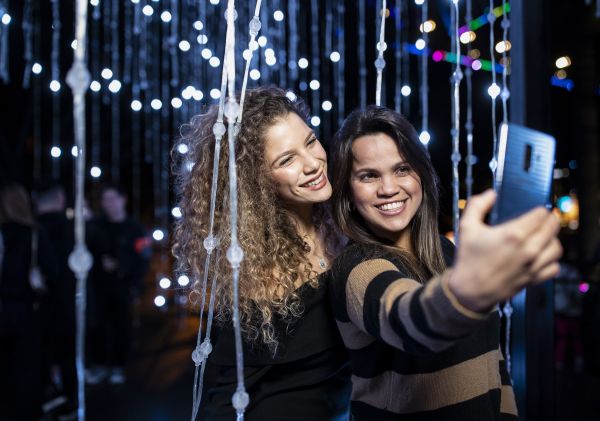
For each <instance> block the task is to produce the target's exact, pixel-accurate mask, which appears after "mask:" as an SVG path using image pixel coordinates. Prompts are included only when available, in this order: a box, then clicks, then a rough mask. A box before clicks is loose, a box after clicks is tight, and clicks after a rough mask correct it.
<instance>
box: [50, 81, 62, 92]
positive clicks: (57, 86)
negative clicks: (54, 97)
mask: <svg viewBox="0 0 600 421" xmlns="http://www.w3.org/2000/svg"><path fill="white" fill-rule="evenodd" d="M50 90H51V91H52V92H58V91H60V82H59V81H58V80H53V81H52V82H50Z"/></svg>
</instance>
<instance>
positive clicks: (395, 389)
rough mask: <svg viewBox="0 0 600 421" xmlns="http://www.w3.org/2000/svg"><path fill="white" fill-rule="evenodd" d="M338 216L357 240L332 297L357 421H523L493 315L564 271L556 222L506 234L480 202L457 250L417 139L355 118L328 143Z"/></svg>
mask: <svg viewBox="0 0 600 421" xmlns="http://www.w3.org/2000/svg"><path fill="white" fill-rule="evenodd" d="M332 174H334V180H333V189H334V194H333V215H334V219H335V221H336V222H337V224H338V225H339V227H340V228H341V230H342V231H343V233H344V234H345V235H347V236H348V237H349V239H350V243H349V244H348V245H347V246H346V248H345V249H344V251H343V252H342V253H341V254H340V256H339V257H338V258H337V259H336V261H335V262H334V265H333V268H332V275H331V277H332V281H331V283H330V289H331V298H332V303H333V308H334V314H335V318H336V321H337V324H338V328H339V330H340V332H341V334H342V339H343V340H344V343H345V344H346V347H347V348H348V349H349V352H350V358H351V360H352V370H353V376H352V398H351V408H352V409H351V412H352V415H353V416H354V419H355V420H367V419H368V420H373V419H377V420H396V419H398V420H399V419H405V417H407V419H411V420H412V419H414V420H426V419H427V420H430V419H440V420H441V419H443V420H496V419H514V418H516V417H517V409H516V405H515V399H514V394H513V391H512V386H511V380H510V376H509V374H508V372H507V370H506V364H505V361H504V359H503V357H502V353H501V350H500V347H499V329H500V319H499V314H498V312H497V311H495V306H496V304H497V303H498V302H499V301H502V300H505V299H508V298H510V297H511V296H512V295H513V294H515V293H516V292H518V291H519V290H521V289H522V288H524V287H526V286H528V285H533V284H536V283H539V282H542V281H544V280H546V279H549V278H551V277H553V276H554V275H556V274H557V273H558V263H557V259H558V258H559V257H560V254H561V247H560V244H559V243H558V240H557V239H556V234H557V232H558V223H557V221H556V220H555V218H554V217H553V216H552V215H551V214H550V213H549V212H547V211H546V210H544V209H536V210H533V211H530V212H529V213H527V214H525V215H523V216H521V217H519V218H517V219H515V220H513V221H510V222H507V223H505V224H502V225H498V226H495V227H490V226H488V225H485V224H484V222H483V219H484V217H485V214H486V213H487V212H488V211H489V210H490V209H491V207H492V205H493V203H494V200H495V196H494V193H493V192H491V191H488V192H485V193H484V194H482V195H479V196H473V197H472V198H471V200H470V201H469V205H468V207H467V209H466V210H465V212H464V214H463V217H462V219H461V223H460V238H459V240H460V242H459V246H458V249H457V251H456V257H454V254H455V253H454V246H453V245H452V243H450V241H448V240H446V239H445V238H443V237H440V235H439V233H438V228H437V215H438V179H437V176H436V174H435V172H434V170H433V167H432V164H431V161H430V159H429V156H428V154H427V151H426V150H425V148H424V147H423V145H422V144H421V143H420V142H419V139H418V136H417V133H416V131H415V129H414V128H413V127H412V126H411V125H410V123H409V122H408V121H407V120H406V119H404V118H403V117H402V116H401V115H400V114H398V113H396V112H394V111H391V110H388V109H386V108H381V107H368V108H367V109H365V110H363V111H355V112H353V113H352V114H350V116H349V117H348V118H347V119H346V121H345V122H344V124H343V126H342V128H341V129H340V130H339V132H338V133H337V134H336V136H335V141H334V145H333V171H332Z"/></svg>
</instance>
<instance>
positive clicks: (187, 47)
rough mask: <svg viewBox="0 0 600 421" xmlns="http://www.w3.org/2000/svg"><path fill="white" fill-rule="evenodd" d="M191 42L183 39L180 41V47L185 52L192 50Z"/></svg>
mask: <svg viewBox="0 0 600 421" xmlns="http://www.w3.org/2000/svg"><path fill="white" fill-rule="evenodd" d="M190 47H191V46H190V43H189V42H188V41H186V40H181V41H179V49H180V50H181V51H183V52H186V51H189V50H190Z"/></svg>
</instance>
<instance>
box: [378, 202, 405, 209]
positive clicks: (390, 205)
mask: <svg viewBox="0 0 600 421" xmlns="http://www.w3.org/2000/svg"><path fill="white" fill-rule="evenodd" d="M404 202H405V201H404V200H403V201H401V202H393V203H386V204H385V205H381V206H377V207H378V208H379V209H381V210H384V211H388V210H395V209H399V208H400V207H401V206H402V205H403V204H404Z"/></svg>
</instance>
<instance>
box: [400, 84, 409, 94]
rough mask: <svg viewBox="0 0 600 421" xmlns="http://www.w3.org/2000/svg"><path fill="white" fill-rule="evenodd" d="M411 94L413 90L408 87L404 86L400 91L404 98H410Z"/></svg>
mask: <svg viewBox="0 0 600 421" xmlns="http://www.w3.org/2000/svg"><path fill="white" fill-rule="evenodd" d="M411 92H412V89H411V88H410V86H408V85H404V86H402V89H401V90H400V93H401V94H402V96H409V95H410V93H411Z"/></svg>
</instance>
